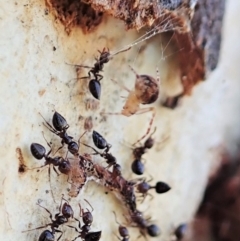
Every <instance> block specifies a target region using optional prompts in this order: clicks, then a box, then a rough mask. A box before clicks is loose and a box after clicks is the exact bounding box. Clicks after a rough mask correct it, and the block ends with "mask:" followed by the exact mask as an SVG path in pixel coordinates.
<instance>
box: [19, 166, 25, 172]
mask: <svg viewBox="0 0 240 241" xmlns="http://www.w3.org/2000/svg"><path fill="white" fill-rule="evenodd" d="M25 167H26V166H25V165H20V166H19V168H18V172H21V173H22V172H25Z"/></svg>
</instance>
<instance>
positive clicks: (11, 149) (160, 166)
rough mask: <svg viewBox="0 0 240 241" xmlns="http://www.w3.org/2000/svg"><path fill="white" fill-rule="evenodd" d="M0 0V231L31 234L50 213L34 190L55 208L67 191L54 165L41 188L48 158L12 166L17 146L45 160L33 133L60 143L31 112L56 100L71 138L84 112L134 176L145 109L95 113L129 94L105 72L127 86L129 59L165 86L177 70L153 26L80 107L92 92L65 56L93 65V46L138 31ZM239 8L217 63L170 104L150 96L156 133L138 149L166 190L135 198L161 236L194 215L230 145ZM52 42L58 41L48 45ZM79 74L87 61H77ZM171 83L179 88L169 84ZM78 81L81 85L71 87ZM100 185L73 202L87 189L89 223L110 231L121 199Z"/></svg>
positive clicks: (123, 40)
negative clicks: (89, 28)
mask: <svg viewBox="0 0 240 241" xmlns="http://www.w3.org/2000/svg"><path fill="white" fill-rule="evenodd" d="M24 4H28V5H26V6H24ZM0 5H1V9H0V62H1V84H0V85H1V87H0V96H1V101H0V103H1V104H0V113H1V118H0V128H1V137H2V138H1V141H0V156H1V167H0V207H1V208H0V215H1V217H2V218H1V219H0V240H5V241H8V240H16V239H18V240H19V241H20V240H33V239H34V240H37V239H38V237H39V235H40V233H41V232H42V230H36V231H33V232H29V233H24V234H22V233H21V231H23V230H26V229H29V228H34V227H37V226H40V225H43V224H45V223H47V222H49V220H48V215H47V213H46V212H45V211H44V210H41V209H40V208H39V207H38V206H36V202H37V201H38V200H42V205H44V206H46V207H47V208H49V209H50V210H51V211H52V212H53V213H55V212H56V207H57V204H58V203H59V201H60V197H61V194H62V193H67V188H68V187H69V185H68V184H67V182H66V177H64V176H60V177H56V175H55V173H53V172H52V186H53V193H54V196H55V199H56V200H57V204H55V203H54V201H53V199H52V196H51V194H50V193H48V194H47V193H46V190H49V182H48V175H47V168H45V169H43V170H41V171H40V172H39V173H37V172H36V171H29V172H27V173H25V174H23V175H19V174H18V159H17V156H16V148H17V147H20V148H21V149H22V151H23V155H24V159H25V161H26V164H27V165H28V166H30V167H35V166H39V165H41V164H42V163H43V161H39V162H38V161H37V160H35V159H34V158H33V157H32V156H31V153H30V151H29V146H30V144H31V143H32V142H39V143H41V144H43V145H44V146H47V145H46V143H45V141H44V139H43V137H42V133H41V132H42V131H44V133H45V136H46V138H47V139H48V140H49V141H50V140H51V141H52V142H53V143H54V144H55V145H56V146H58V145H59V143H60V141H59V139H57V138H56V137H55V136H54V135H53V134H51V133H50V132H49V131H47V130H46V128H44V127H43V126H42V118H41V117H40V115H39V114H38V112H41V114H42V115H43V116H44V117H46V119H47V120H49V121H50V119H51V117H52V113H53V112H52V111H53V110H54V108H55V109H56V110H57V111H58V112H60V113H61V114H63V115H64V116H65V117H66V119H67V121H68V123H69V124H70V128H69V133H70V134H71V135H73V136H74V137H75V139H78V137H79V136H80V135H81V134H82V132H83V122H84V118H86V117H88V116H90V115H92V116H93V120H94V129H96V130H97V131H99V132H100V133H102V134H103V135H104V136H105V137H106V138H107V140H108V141H109V142H110V143H111V144H112V145H113V148H112V152H113V153H114V155H115V156H117V157H118V161H119V163H120V164H121V165H122V166H123V170H124V175H125V176H126V177H127V178H133V177H134V176H133V175H132V174H131V171H130V164H131V161H132V158H133V157H132V156H131V149H130V148H129V147H128V145H126V144H125V143H126V142H127V143H133V142H135V141H136V140H137V139H138V138H139V137H141V136H142V135H143V134H144V133H145V131H146V129H147V127H148V120H149V118H150V117H151V114H145V115H138V116H133V117H130V118H127V117H124V116H108V117H107V120H106V121H102V120H101V119H102V118H101V117H100V115H99V112H100V111H102V110H104V111H107V112H120V110H121V108H122V106H123V104H124V99H123V98H121V97H120V96H126V95H127V93H126V91H124V90H122V89H121V88H120V87H119V86H118V85H116V84H114V83H112V81H110V78H114V79H116V80H119V81H122V82H123V83H124V84H125V85H127V86H128V87H129V88H131V87H132V86H133V85H134V74H133V73H132V72H131V71H130V70H129V67H128V64H130V65H131V66H133V67H134V68H135V69H136V71H137V72H139V73H140V74H141V73H142V74H149V75H152V76H156V67H158V68H159V70H160V74H161V77H162V79H163V83H162V86H163V87H162V92H166V91H168V88H169V84H168V83H167V80H168V78H171V82H172V81H173V80H174V79H175V80H176V79H177V71H178V70H177V69H176V68H174V67H172V66H174V64H175V63H174V55H172V56H170V57H169V58H166V61H163V60H159V56H162V50H161V44H159V43H161V37H160V36H156V37H154V38H153V39H151V40H150V41H148V42H147V43H144V44H143V45H145V49H144V50H143V51H142V52H141V54H139V53H138V50H139V49H138V48H139V47H140V46H137V47H135V48H133V49H131V50H130V51H128V52H125V53H122V54H120V55H118V56H116V57H114V59H113V60H111V61H110V62H109V63H108V64H107V65H106V66H105V67H104V79H103V80H102V100H101V103H100V109H99V110H97V111H91V110H88V111H87V110H86V108H85V102H86V100H87V99H89V98H91V95H90V94H89V93H88V90H87V81H79V82H78V83H77V84H75V85H74V81H71V82H69V80H70V79H72V78H74V77H76V73H75V70H74V68H73V67H72V66H69V65H66V64H65V62H67V63H78V64H87V65H92V64H93V63H94V61H93V59H94V56H96V55H97V50H99V49H100V50H101V49H102V48H103V47H109V48H110V50H117V49H120V48H122V47H123V46H124V45H126V44H129V43H131V42H132V41H134V39H136V38H137V37H139V36H140V35H138V34H137V33H134V31H128V32H125V31H124V27H123V25H122V24H121V23H119V22H118V21H116V20H113V19H105V20H104V22H103V23H102V24H101V26H100V27H99V28H98V30H97V31H96V32H94V33H93V34H90V35H83V34H82V33H81V30H78V29H75V30H73V32H72V34H71V35H70V36H67V35H66V34H65V33H64V30H63V27H62V26H61V25H60V24H58V23H56V22H54V17H53V16H52V15H51V14H49V15H45V14H44V8H45V6H44V3H43V2H42V1H41V2H37V1H32V2H31V3H29V2H27V1H26V2H24V3H19V2H18V3H14V2H6V1H3V0H2V1H0ZM239 12H240V2H238V1H234V0H229V1H228V3H227V11H226V18H225V24H224V31H223V45H222V51H221V57H220V63H219V66H218V68H217V69H216V71H214V72H213V73H212V74H211V76H209V78H208V80H207V81H205V82H203V83H200V84H199V85H198V86H196V87H195V89H194V91H193V94H192V96H191V97H185V98H184V99H183V101H182V103H181V106H180V107H179V108H178V109H176V110H174V111H172V110H168V109H165V108H163V107H160V104H159V103H156V108H157V116H156V118H155V122H154V125H156V126H157V132H156V133H155V135H154V136H155V138H156V142H157V144H156V146H155V148H154V150H151V151H149V152H148V154H146V156H145V158H146V167H147V171H146V174H147V176H148V174H149V175H152V176H153V177H154V182H156V181H158V180H162V181H165V182H167V183H169V184H170V185H171V186H172V190H171V191H170V192H169V193H167V194H165V195H162V196H156V197H155V198H154V199H153V200H152V201H150V200H149V199H147V200H146V202H144V204H143V205H140V206H139V209H140V210H142V211H144V212H145V213H146V216H148V215H149V216H151V217H152V219H153V220H154V221H155V222H156V223H158V224H159V225H160V227H161V230H162V233H163V235H162V236H161V237H160V238H155V240H168V237H169V233H170V230H171V227H172V226H174V225H177V224H179V223H180V222H186V221H189V220H191V219H192V217H193V215H194V212H195V210H196V208H197V206H198V203H199V201H200V200H201V196H202V193H203V191H204V187H205V185H206V182H207V177H208V174H209V172H210V171H211V168H212V166H213V163H214V160H215V159H216V157H217V156H218V153H219V151H220V148H221V147H222V146H226V147H228V149H229V150H231V151H232V152H233V153H234V149H235V147H236V146H235V143H236V141H237V140H238V138H239V133H240V130H239V128H240V127H239V121H240V108H239V107H240V81H239V80H240V68H239V60H240V58H239V56H240V45H239V37H240V27H239ZM54 46H55V47H56V51H53V47H54ZM168 51H169V53H167V52H164V55H165V56H166V55H168V54H170V55H171V49H169V50H168ZM85 52H86V53H85ZM172 62H173V63H172ZM170 63H171V64H170ZM85 74H87V71H85V70H83V75H85ZM173 82H174V81H173ZM173 87H174V88H178V86H177V84H176V85H174V86H173ZM80 91H81V92H83V94H82V95H77V94H78V93H79V92H80ZM80 117H81V118H80ZM166 136H169V139H168V141H166V142H165V143H163V144H161V143H160V142H161V140H162V138H164V137H166ZM88 138H89V143H91V142H90V140H91V138H90V133H89V134H88V135H86V136H85V137H84V141H85V142H87V141H88ZM81 151H83V148H81ZM84 151H89V150H87V149H84ZM95 160H96V161H97V160H98V158H95ZM99 161H100V162H101V160H99ZM154 182H153V183H154ZM104 192H105V189H104V188H102V187H100V186H98V185H96V184H95V183H88V184H87V185H86V188H85V190H83V192H82V194H81V195H80V196H79V197H78V198H77V199H72V201H71V204H72V205H73V207H74V210H75V212H76V214H77V213H78V208H77V203H78V202H79V200H83V199H84V198H86V199H88V200H89V202H90V203H91V204H92V206H93V207H94V212H93V215H94V222H93V229H92V230H99V229H100V230H102V231H103V234H102V239H101V240H105V241H107V240H113V239H115V240H117V238H116V237H115V236H114V233H117V224H116V223H115V221H114V216H113V214H112V211H113V210H116V211H117V213H118V219H119V220H122V221H123V220H124V219H123V218H122V219H121V217H122V214H123V209H122V204H121V203H120V202H119V201H118V200H117V199H116V198H115V197H113V196H112V195H111V194H108V195H105V193H104ZM81 203H83V202H81ZM84 205H85V204H84ZM64 229H66V230H67V228H64ZM130 231H131V240H135V238H134V237H136V236H137V235H138V233H137V232H136V229H131V230H130ZM67 235H69V236H67ZM73 237H74V236H72V234H69V233H66V235H64V236H63V240H64V239H65V240H72V239H73ZM3 238H4V239H3Z"/></svg>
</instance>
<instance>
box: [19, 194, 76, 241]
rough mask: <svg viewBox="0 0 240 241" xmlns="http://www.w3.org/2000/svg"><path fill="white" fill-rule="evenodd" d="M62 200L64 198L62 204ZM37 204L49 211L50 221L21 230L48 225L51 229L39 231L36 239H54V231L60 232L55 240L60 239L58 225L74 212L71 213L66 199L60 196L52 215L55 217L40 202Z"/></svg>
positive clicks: (39, 240)
mask: <svg viewBox="0 0 240 241" xmlns="http://www.w3.org/2000/svg"><path fill="white" fill-rule="evenodd" d="M63 200H65V202H64V204H63V205H62V201H63ZM37 205H38V206H40V207H41V208H43V209H44V210H46V211H47V212H48V213H49V217H50V219H51V221H52V222H51V223H48V224H46V225H44V226H41V227H37V228H34V229H31V230H26V231H22V232H23V233H25V232H29V231H33V230H37V229H42V228H46V227H48V226H50V227H51V230H52V231H49V230H45V231H43V232H42V233H41V235H40V236H39V239H38V241H54V234H55V233H56V232H57V233H61V235H60V236H59V237H58V239H57V240H60V238H61V237H62V235H63V232H62V231H61V230H59V229H58V228H59V226H61V225H63V224H65V223H67V222H68V219H69V218H73V215H74V213H73V210H72V207H71V206H70V205H69V203H68V201H67V200H66V199H64V198H63V197H62V199H61V204H60V206H59V212H58V213H57V214H55V216H54V218H55V219H53V218H52V214H51V212H50V211H49V210H48V209H46V208H45V207H43V206H41V205H40V204H37Z"/></svg>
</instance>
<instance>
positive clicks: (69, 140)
mask: <svg viewBox="0 0 240 241" xmlns="http://www.w3.org/2000/svg"><path fill="white" fill-rule="evenodd" d="M42 117H43V116H42ZM43 119H44V117H43ZM44 120H45V119H44ZM45 123H46V124H45ZM45 123H44V125H45V126H46V127H47V128H48V129H49V130H50V131H51V132H52V133H54V134H55V135H57V136H59V137H60V138H61V139H62V141H61V144H62V146H61V147H59V148H58V150H60V149H61V148H62V147H63V146H64V144H66V145H67V146H68V150H69V151H70V152H71V153H72V154H73V155H75V156H78V150H79V144H77V143H76V142H75V141H73V137H72V136H69V135H68V134H67V129H68V128H69V125H68V123H67V121H66V119H65V118H64V117H63V116H62V115H60V114H59V113H58V112H56V111H55V112H54V114H53V118H52V124H53V126H52V125H51V124H50V123H48V122H47V121H46V120H45ZM58 150H57V151H58Z"/></svg>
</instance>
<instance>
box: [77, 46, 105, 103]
mask: <svg viewBox="0 0 240 241" xmlns="http://www.w3.org/2000/svg"><path fill="white" fill-rule="evenodd" d="M98 52H99V53H100V56H99V58H95V60H96V63H95V64H94V66H93V67H89V66H84V65H76V67H77V68H79V67H82V68H90V70H89V72H88V76H86V77H82V78H80V79H85V78H90V79H91V78H92V77H91V75H93V77H94V78H93V79H91V80H90V81H89V84H88V88H89V91H90V93H91V94H92V96H93V97H94V98H96V99H98V100H99V99H100V97H101V83H100V80H101V79H102V78H103V76H102V75H101V74H99V73H100V72H102V71H103V67H104V64H106V63H108V62H109V61H110V52H109V49H106V48H103V50H102V51H98Z"/></svg>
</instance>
